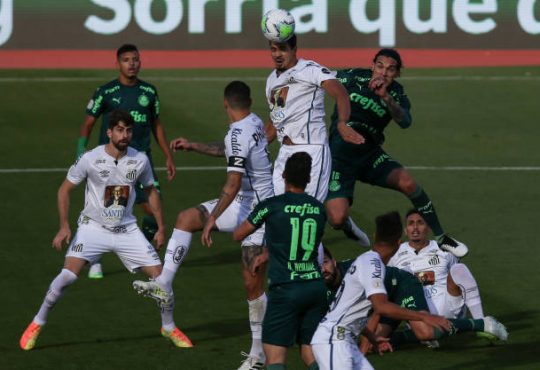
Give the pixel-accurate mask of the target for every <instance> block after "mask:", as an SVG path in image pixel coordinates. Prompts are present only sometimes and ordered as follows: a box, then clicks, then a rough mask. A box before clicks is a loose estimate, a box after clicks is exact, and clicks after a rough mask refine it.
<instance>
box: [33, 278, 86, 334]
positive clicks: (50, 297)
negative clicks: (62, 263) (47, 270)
mask: <svg viewBox="0 0 540 370" xmlns="http://www.w3.org/2000/svg"><path fill="white" fill-rule="evenodd" d="M76 280H77V275H75V274H74V273H73V272H71V271H69V270H68V269H62V271H60V273H59V274H58V275H57V276H56V277H55V278H54V280H53V281H52V283H51V285H50V286H49V290H48V291H47V294H45V299H44V300H43V303H42V304H41V307H40V309H39V311H38V313H37V315H36V316H35V317H34V322H35V323H36V324H38V325H45V323H46V322H47V317H48V316H49V312H51V310H52V308H53V307H54V305H55V304H56V302H58V300H59V299H60V297H62V295H63V293H64V289H65V288H66V287H67V286H68V285H71V284H73V283H74V282H75V281H76Z"/></svg>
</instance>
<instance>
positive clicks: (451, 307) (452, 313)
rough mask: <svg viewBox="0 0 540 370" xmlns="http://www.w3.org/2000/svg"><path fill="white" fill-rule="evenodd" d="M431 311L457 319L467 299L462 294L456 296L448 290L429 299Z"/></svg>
mask: <svg viewBox="0 0 540 370" xmlns="http://www.w3.org/2000/svg"><path fill="white" fill-rule="evenodd" d="M426 300H427V303H428V306H429V311H430V312H431V313H432V314H435V315H440V316H444V317H446V318H447V319H457V318H459V317H461V313H462V312H463V309H464V308H465V300H464V299H463V297H462V296H457V297H454V296H453V295H451V294H449V293H448V292H446V293H445V294H439V295H436V296H433V297H431V299H427V298H426Z"/></svg>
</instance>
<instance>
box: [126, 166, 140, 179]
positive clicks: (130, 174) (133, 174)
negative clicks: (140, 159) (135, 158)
mask: <svg viewBox="0 0 540 370" xmlns="http://www.w3.org/2000/svg"><path fill="white" fill-rule="evenodd" d="M136 178H137V169H135V168H134V169H132V170H129V171H128V173H126V179H128V180H130V181H133V180H135V179H136Z"/></svg>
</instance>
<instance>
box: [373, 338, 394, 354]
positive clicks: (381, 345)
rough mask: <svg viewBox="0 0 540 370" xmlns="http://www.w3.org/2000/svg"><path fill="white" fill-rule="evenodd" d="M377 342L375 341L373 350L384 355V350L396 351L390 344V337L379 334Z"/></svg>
mask: <svg viewBox="0 0 540 370" xmlns="http://www.w3.org/2000/svg"><path fill="white" fill-rule="evenodd" d="M375 339H376V341H375V343H373V352H376V353H378V354H379V355H381V356H382V355H383V354H384V352H394V348H393V347H392V345H391V344H390V338H384V337H380V336H377V337H376V338H375Z"/></svg>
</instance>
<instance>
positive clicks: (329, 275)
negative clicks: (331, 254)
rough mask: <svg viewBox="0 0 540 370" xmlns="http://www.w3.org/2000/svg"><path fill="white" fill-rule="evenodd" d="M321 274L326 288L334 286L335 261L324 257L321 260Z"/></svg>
mask: <svg viewBox="0 0 540 370" xmlns="http://www.w3.org/2000/svg"><path fill="white" fill-rule="evenodd" d="M322 274H323V277H324V282H325V283H326V285H327V286H331V285H334V282H335V281H336V261H335V260H333V259H331V258H328V256H326V255H325V256H324V259H323V265H322Z"/></svg>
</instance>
